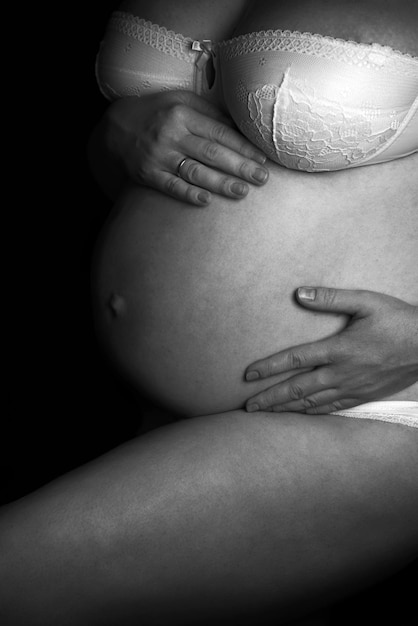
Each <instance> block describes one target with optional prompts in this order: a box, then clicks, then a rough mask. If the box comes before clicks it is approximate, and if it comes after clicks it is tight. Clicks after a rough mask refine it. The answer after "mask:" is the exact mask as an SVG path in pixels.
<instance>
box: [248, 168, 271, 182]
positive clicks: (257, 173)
mask: <svg viewBox="0 0 418 626" xmlns="http://www.w3.org/2000/svg"><path fill="white" fill-rule="evenodd" d="M267 176H268V173H267V172H266V170H262V169H261V168H259V167H257V169H255V170H254V171H253V173H252V174H251V177H252V178H253V179H254V180H256V181H257V182H258V183H264V182H265V181H266V180H267Z"/></svg>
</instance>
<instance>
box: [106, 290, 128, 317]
mask: <svg viewBox="0 0 418 626" xmlns="http://www.w3.org/2000/svg"><path fill="white" fill-rule="evenodd" d="M107 306H108V310H109V311H110V314H111V316H112V317H113V318H114V319H116V318H118V317H121V316H122V315H123V314H124V313H125V311H126V300H125V298H122V296H120V295H119V294H117V293H112V294H111V295H110V297H109V299H108V301H107Z"/></svg>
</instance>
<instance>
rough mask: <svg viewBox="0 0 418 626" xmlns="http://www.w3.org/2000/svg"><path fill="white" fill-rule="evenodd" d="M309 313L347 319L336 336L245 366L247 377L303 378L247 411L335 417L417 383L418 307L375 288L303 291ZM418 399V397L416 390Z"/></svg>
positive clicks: (264, 395)
mask: <svg viewBox="0 0 418 626" xmlns="http://www.w3.org/2000/svg"><path fill="white" fill-rule="evenodd" d="M297 300H298V302H299V304H301V305H302V306H304V307H306V308H308V309H311V310H312V311H329V312H334V313H346V314H348V315H350V319H349V322H348V324H347V326H346V328H345V329H344V330H343V331H342V332H341V333H339V334H338V335H336V336H334V337H331V338H329V339H325V340H323V341H317V342H314V343H310V344H304V345H301V346H295V347H292V348H289V349H288V350H283V351H282V352H279V353H277V354H274V355H272V356H270V357H268V358H266V359H261V360H260V361H257V362H256V363H253V364H252V365H250V366H249V367H248V368H247V371H246V380H248V381H251V380H256V379H259V378H268V377H269V376H272V375H273V374H278V373H280V372H286V371H290V370H295V369H299V370H301V373H299V374H297V375H295V376H292V377H291V378H289V379H287V380H286V381H284V382H282V383H279V384H277V385H274V386H273V387H271V388H269V389H267V390H265V391H263V392H262V393H260V394H257V395H256V396H253V397H252V398H250V399H249V400H248V401H247V410H249V411H255V410H259V409H263V410H266V409H270V410H273V411H276V412H280V411H304V412H306V413H311V414H315V413H330V412H332V411H339V410H342V409H347V408H350V407H353V406H356V405H358V404H362V403H364V402H371V401H373V400H379V399H382V398H384V397H387V396H389V395H392V394H395V393H397V392H398V391H401V390H402V389H406V388H407V387H409V386H411V385H413V384H414V383H416V382H417V381H418V307H417V306H413V305H412V304H408V303H407V302H403V301H402V300H399V299H398V298H392V297H391V296H386V295H384V294H379V293H375V292H371V291H349V290H343V289H326V288H323V287H318V288H301V289H299V290H298V291H297ZM417 398H418V393H417Z"/></svg>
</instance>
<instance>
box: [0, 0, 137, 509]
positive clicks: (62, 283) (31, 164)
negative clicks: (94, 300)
mask: <svg viewBox="0 0 418 626" xmlns="http://www.w3.org/2000/svg"><path fill="white" fill-rule="evenodd" d="M114 7H115V3H114V2H113V3H112V2H109V1H108V0H105V1H104V2H100V3H94V2H93V3H83V7H82V8H81V9H80V8H77V9H75V10H74V9H73V8H71V7H68V8H67V9H66V10H63V9H57V7H56V6H55V7H49V8H43V9H42V10H40V9H36V11H34V12H33V13H28V12H24V13H23V12H22V15H11V16H10V22H8V20H7V18H5V19H4V23H10V26H11V31H12V32H13V33H14V34H15V36H14V37H13V38H12V39H11V49H10V61H11V62H10V64H9V68H10V74H11V76H10V82H8V81H7V80H6V81H5V80H3V87H4V88H6V94H5V96H3V99H4V100H5V107H6V111H7V112H6V113H4V114H3V127H4V131H5V133H4V135H3V136H4V137H5V136H7V143H6V142H5V143H4V144H3V156H6V162H5V164H4V166H3V173H4V176H3V181H4V189H3V192H4V194H3V202H2V205H3V211H2V213H3V223H2V233H3V242H4V243H3V251H4V252H5V255H4V260H3V313H4V314H5V319H6V321H5V323H4V326H3V333H4V336H3V351H2V357H3V358H2V361H3V371H4V374H3V380H4V385H3V388H4V390H5V402H4V404H3V411H2V414H3V417H2V419H1V423H2V432H3V435H2V439H1V450H2V454H1V464H2V466H1V469H2V482H1V501H2V502H7V501H8V500H11V499H14V498H16V497H18V496H20V495H23V494H24V493H26V492H27V491H30V490H32V489H34V488H35V487H37V486H39V485H41V484H43V483H45V482H46V481H49V480H51V479H52V478H53V477H54V476H56V475H59V474H61V473H62V472H64V471H67V470H69V469H71V468H72V467H74V466H77V465H79V464H80V463H82V462H85V461H86V460H88V459H90V458H92V457H94V456H97V455H98V454H100V453H102V452H104V451H105V450H107V449H108V448H110V447H113V446H114V445H117V444H118V443H119V442H120V441H123V440H124V439H126V438H128V437H130V436H131V435H132V433H133V432H134V428H135V426H137V425H138V419H139V416H138V411H137V409H136V407H135V406H134V404H133V400H132V398H131V396H130V395H129V392H128V391H127V389H126V388H124V387H123V385H121V383H120V382H119V381H118V380H117V379H116V378H115V376H114V374H113V372H111V370H110V369H109V368H108V365H107V363H106V362H105V360H104V359H103V357H102V355H101V354H100V351H99V349H98V346H97V345H96V342H95V337H94V333H93V328H92V321H91V311H90V289H89V285H90V260H91V254H92V250H93V247H94V242H95V240H96V237H97V234H98V232H99V230H100V226H101V224H102V223H103V221H104V219H105V217H106V215H107V213H108V211H109V209H110V204H109V202H108V200H107V199H106V198H105V197H104V195H103V194H102V192H101V191H100V190H99V188H98V187H97V185H96V183H95V181H94V180H93V178H92V176H91V174H90V171H89V167H88V162H87V141H88V138H89V134H90V132H91V130H92V128H93V127H94V125H95V123H96V122H97V121H98V120H99V118H100V116H101V115H102V113H103V111H104V109H105V107H106V101H105V99H104V98H103V96H102V95H101V94H100V92H99V90H98V88H97V85H96V80H95V73H94V63H95V56H96V52H97V49H98V45H99V42H100V39H101V37H102V34H103V32H104V28H105V24H106V21H107V18H108V15H109V14H110V12H111V11H112V9H113V8H114ZM16 26H18V29H16ZM22 42H23V43H22ZM20 55H21V56H20Z"/></svg>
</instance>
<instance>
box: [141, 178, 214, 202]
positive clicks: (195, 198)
mask: <svg viewBox="0 0 418 626" xmlns="http://www.w3.org/2000/svg"><path fill="white" fill-rule="evenodd" d="M152 182H153V185H152V186H153V187H154V188H155V189H157V190H158V191H161V192H162V193H164V194H168V195H169V196H171V197H172V198H176V200H181V201H182V202H188V203H189V204H193V205H194V206H199V207H204V206H207V205H208V204H209V203H210V202H211V200H212V196H211V194H210V193H209V191H207V190H206V189H200V188H199V187H196V186H194V185H190V184H189V183H188V182H187V181H185V180H183V179H182V178H180V177H179V176H176V175H174V174H171V173H169V172H159V175H158V177H155V179H154V180H153V181H152Z"/></svg>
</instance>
